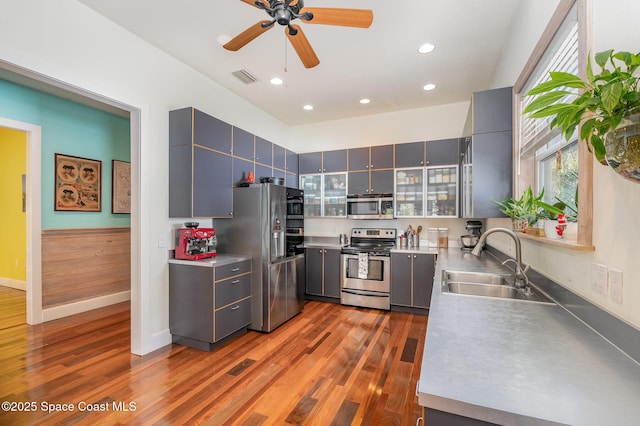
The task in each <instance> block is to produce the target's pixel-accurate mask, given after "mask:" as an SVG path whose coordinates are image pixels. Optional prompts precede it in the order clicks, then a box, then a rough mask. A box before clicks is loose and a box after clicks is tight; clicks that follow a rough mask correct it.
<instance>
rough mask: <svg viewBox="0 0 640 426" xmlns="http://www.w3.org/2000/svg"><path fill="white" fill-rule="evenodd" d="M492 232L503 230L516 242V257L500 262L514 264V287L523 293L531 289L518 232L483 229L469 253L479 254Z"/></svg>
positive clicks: (527, 267)
mask: <svg viewBox="0 0 640 426" xmlns="http://www.w3.org/2000/svg"><path fill="white" fill-rule="evenodd" d="M494 232H503V233H505V234H507V235H509V236H510V237H511V238H513V241H514V242H515V244H516V258H515V260H514V259H507V260H505V261H504V262H502V264H503V265H505V264H506V263H507V262H513V263H515V265H516V268H515V270H514V271H513V272H514V283H513V285H514V286H515V287H516V288H519V289H522V290H523V291H524V292H525V293H529V292H530V291H531V288H530V287H529V278H527V275H526V272H527V270H528V269H529V265H526V266H525V265H524V264H523V263H522V246H521V244H520V238H519V237H518V234H516V233H515V232H513V231H512V230H511V229H507V228H491V229H489V230H487V231H485V232H484V233H483V234H482V235H481V236H480V240H479V241H478V244H476V246H475V247H474V248H473V250H472V251H471V254H473V255H474V256H480V252H482V249H483V247H484V243H485V241H486V239H487V237H488V236H489V235H491V234H493V233H494Z"/></svg>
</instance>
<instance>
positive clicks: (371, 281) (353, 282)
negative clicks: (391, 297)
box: [340, 254, 391, 294]
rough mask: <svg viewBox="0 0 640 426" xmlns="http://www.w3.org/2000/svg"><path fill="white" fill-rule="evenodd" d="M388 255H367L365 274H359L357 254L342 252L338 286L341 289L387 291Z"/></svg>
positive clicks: (388, 281)
mask: <svg viewBox="0 0 640 426" xmlns="http://www.w3.org/2000/svg"><path fill="white" fill-rule="evenodd" d="M390 259H391V258H390V257H388V256H369V262H368V268H367V275H366V277H365V276H361V275H360V273H359V272H360V268H359V258H358V255H352V254H343V255H342V265H341V266H342V267H341V268H340V269H341V272H342V274H341V279H340V284H341V285H340V286H341V289H352V290H365V291H375V292H380V293H387V294H388V293H389V291H390V289H391V285H390V282H391V274H390V265H391V262H390Z"/></svg>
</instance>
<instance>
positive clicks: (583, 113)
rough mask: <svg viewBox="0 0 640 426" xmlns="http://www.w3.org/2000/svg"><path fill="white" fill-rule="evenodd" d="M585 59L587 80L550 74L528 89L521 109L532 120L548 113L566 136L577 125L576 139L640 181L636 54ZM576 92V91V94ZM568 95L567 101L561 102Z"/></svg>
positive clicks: (639, 59) (608, 53)
mask: <svg viewBox="0 0 640 426" xmlns="http://www.w3.org/2000/svg"><path fill="white" fill-rule="evenodd" d="M594 59H595V63H596V64H597V65H598V66H599V67H600V72H599V73H597V74H594V73H593V69H592V66H591V58H590V57H589V60H588V62H587V70H586V80H582V79H581V78H580V77H578V76H577V75H575V74H571V73H567V72H553V71H552V72H550V73H549V76H550V78H551V79H550V80H548V81H546V82H544V83H541V84H539V85H537V86H536V87H534V88H532V89H531V90H530V91H529V92H528V93H527V94H526V96H537V97H536V99H535V100H534V101H533V102H531V104H530V105H528V106H527V107H526V108H525V110H524V111H523V113H524V114H529V116H530V117H532V118H543V117H553V119H552V121H551V128H552V129H553V128H555V127H558V128H559V129H560V130H561V131H562V134H563V135H564V136H565V137H566V138H567V139H569V138H570V137H571V136H572V135H573V133H574V132H575V130H576V129H577V128H578V127H579V128H580V133H579V138H580V140H582V141H584V142H586V143H587V146H588V147H589V151H590V152H591V153H593V155H594V156H595V157H596V159H597V160H598V161H599V162H600V163H602V164H609V165H610V166H611V168H612V169H614V170H615V171H616V172H618V173H620V174H622V175H623V176H625V177H626V178H627V179H630V180H632V181H634V182H638V183H640V136H639V135H640V124H633V123H634V120H637V121H635V123H640V92H639V90H640V87H639V84H638V83H639V80H640V76H639V75H637V74H638V73H637V70H638V67H640V53H637V54H633V53H629V52H614V51H613V50H606V51H604V52H599V53H597V54H596V55H595V57H594ZM577 91H579V93H576V92H577ZM565 97H568V98H569V99H572V100H571V101H567V102H563V101H562V100H563V98H565Z"/></svg>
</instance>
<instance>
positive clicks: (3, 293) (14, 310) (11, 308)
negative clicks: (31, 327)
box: [0, 285, 27, 330]
mask: <svg viewBox="0 0 640 426" xmlns="http://www.w3.org/2000/svg"><path fill="white" fill-rule="evenodd" d="M26 323H27V297H26V292H25V291H22V290H16V289H15V288H11V287H5V286H3V285H0V330H1V329H4V328H10V327H14V326H16V325H20V324H26Z"/></svg>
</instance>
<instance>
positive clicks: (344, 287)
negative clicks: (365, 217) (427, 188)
mask: <svg viewBox="0 0 640 426" xmlns="http://www.w3.org/2000/svg"><path fill="white" fill-rule="evenodd" d="M396 235H397V232H396V230H395V229H391V228H353V229H352V230H351V244H350V245H348V246H346V247H343V248H342V251H341V253H342V262H341V264H340V300H341V303H342V304H343V305H352V306H361V307H365V308H377V309H386V310H389V309H390V308H391V297H390V291H391V249H392V248H394V247H395V245H396Z"/></svg>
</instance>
